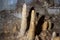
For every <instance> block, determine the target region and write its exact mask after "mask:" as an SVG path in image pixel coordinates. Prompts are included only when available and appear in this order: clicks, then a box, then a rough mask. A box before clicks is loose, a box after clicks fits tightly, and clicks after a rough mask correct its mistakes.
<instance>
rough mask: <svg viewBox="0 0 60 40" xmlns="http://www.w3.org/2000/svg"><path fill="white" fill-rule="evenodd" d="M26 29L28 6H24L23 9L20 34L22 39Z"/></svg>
mask: <svg viewBox="0 0 60 40" xmlns="http://www.w3.org/2000/svg"><path fill="white" fill-rule="evenodd" d="M26 27H27V13H26V4H24V5H23V8H22V20H21V28H20V33H19V34H20V37H22V36H23V35H24V34H25V30H26Z"/></svg>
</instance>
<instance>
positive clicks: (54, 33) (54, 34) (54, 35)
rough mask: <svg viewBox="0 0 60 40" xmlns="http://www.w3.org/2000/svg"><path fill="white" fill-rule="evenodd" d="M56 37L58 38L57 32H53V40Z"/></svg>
mask: <svg viewBox="0 0 60 40" xmlns="http://www.w3.org/2000/svg"><path fill="white" fill-rule="evenodd" d="M55 37H56V32H53V33H52V38H51V40H53V39H54V38H55Z"/></svg>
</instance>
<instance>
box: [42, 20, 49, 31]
mask: <svg viewBox="0 0 60 40" xmlns="http://www.w3.org/2000/svg"><path fill="white" fill-rule="evenodd" d="M47 27H48V22H47V21H45V22H44V23H43V25H42V31H47Z"/></svg>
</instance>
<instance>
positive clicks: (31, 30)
mask: <svg viewBox="0 0 60 40" xmlns="http://www.w3.org/2000/svg"><path fill="white" fill-rule="evenodd" d="M35 16H36V13H35V10H32V13H31V21H30V28H29V31H28V34H27V38H28V40H33V39H34V35H35V33H34V32H35Z"/></svg>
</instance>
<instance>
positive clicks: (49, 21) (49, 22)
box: [48, 19, 52, 30]
mask: <svg viewBox="0 0 60 40" xmlns="http://www.w3.org/2000/svg"><path fill="white" fill-rule="evenodd" d="M48 24H49V28H48V30H51V24H52V23H51V20H50V19H49V20H48Z"/></svg>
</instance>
